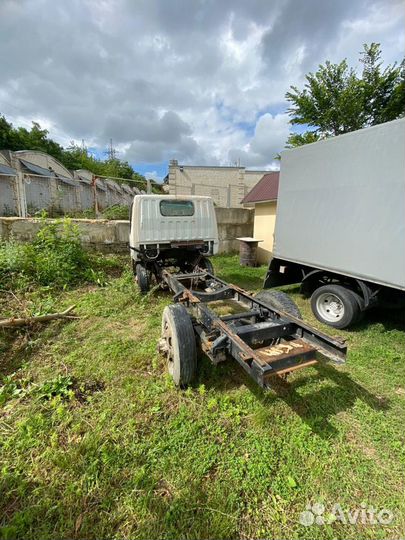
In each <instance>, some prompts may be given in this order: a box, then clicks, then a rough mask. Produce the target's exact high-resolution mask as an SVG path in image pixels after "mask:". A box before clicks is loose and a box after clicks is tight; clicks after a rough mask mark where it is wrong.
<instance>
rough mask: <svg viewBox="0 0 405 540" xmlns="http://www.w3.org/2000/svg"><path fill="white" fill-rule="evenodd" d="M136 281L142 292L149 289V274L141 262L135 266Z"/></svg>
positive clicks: (144, 292)
mask: <svg viewBox="0 0 405 540" xmlns="http://www.w3.org/2000/svg"><path fill="white" fill-rule="evenodd" d="M135 275H136V281H137V282H138V287H139V289H140V290H141V293H142V294H146V293H147V292H148V291H149V288H150V283H149V276H148V272H147V271H146V268H145V267H144V266H142V264H139V263H138V264H137V265H136V268H135Z"/></svg>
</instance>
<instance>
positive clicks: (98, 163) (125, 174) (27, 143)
mask: <svg viewBox="0 0 405 540" xmlns="http://www.w3.org/2000/svg"><path fill="white" fill-rule="evenodd" d="M0 149H5V150H14V151H16V150H39V151H41V152H46V153H47V154H49V155H51V156H53V157H54V158H56V159H58V160H59V161H60V162H61V163H63V165H65V167H67V168H68V169H70V170H75V169H87V170H89V171H91V172H93V173H94V174H98V175H100V176H114V177H117V178H128V179H132V180H137V181H139V183H140V184H141V185H140V186H139V185H138V184H137V185H138V187H144V186H145V185H146V180H145V178H144V176H143V175H141V174H139V173H137V172H136V171H134V169H133V168H132V166H131V165H130V164H129V163H128V162H127V161H122V160H120V159H118V158H113V159H107V160H101V159H98V158H96V157H95V156H93V155H91V154H90V153H89V152H88V150H87V149H86V148H83V147H81V146H78V145H76V144H75V143H74V142H72V143H71V145H70V146H69V147H68V148H63V147H62V146H61V145H60V144H58V143H57V142H55V141H53V140H52V139H51V138H50V137H49V132H48V131H47V130H46V129H42V128H41V126H40V125H39V124H38V123H37V122H32V127H31V129H30V130H28V129H26V128H23V127H18V128H15V127H14V126H13V125H12V124H11V123H10V122H8V121H7V120H6V118H5V117H4V116H2V115H0Z"/></svg>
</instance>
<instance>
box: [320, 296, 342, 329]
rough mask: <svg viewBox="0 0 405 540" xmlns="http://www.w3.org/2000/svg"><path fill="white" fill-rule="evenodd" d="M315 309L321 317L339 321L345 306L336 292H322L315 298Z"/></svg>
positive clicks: (329, 320)
mask: <svg viewBox="0 0 405 540" xmlns="http://www.w3.org/2000/svg"><path fill="white" fill-rule="evenodd" d="M316 309H317V311H318V313H319V314H320V315H321V317H322V318H323V319H324V320H325V321H328V322H338V321H341V320H342V319H343V317H344V314H345V306H344V304H343V302H342V300H341V298H339V296H337V295H336V294H333V293H327V292H325V293H322V294H320V295H319V297H318V298H317V300H316Z"/></svg>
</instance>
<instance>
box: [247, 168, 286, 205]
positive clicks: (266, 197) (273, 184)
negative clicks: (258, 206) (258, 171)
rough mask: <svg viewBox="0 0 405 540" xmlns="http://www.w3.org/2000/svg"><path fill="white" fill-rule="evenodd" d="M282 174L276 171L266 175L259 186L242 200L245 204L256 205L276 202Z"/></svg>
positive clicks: (259, 182) (258, 183)
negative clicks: (256, 203)
mask: <svg viewBox="0 0 405 540" xmlns="http://www.w3.org/2000/svg"><path fill="white" fill-rule="evenodd" d="M279 177H280V172H279V171H274V172H271V173H268V174H265V175H264V176H263V178H261V179H260V180H259V181H258V182H257V184H256V185H255V186H254V187H253V188H252V189H251V190H250V191H249V193H248V194H247V195H245V198H244V199H243V200H242V202H243V203H255V202H264V201H276V200H277V194H278V182H279Z"/></svg>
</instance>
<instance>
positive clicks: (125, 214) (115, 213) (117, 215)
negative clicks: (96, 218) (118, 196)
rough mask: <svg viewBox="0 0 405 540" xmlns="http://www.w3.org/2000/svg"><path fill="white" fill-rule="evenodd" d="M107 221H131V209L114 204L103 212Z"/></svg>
mask: <svg viewBox="0 0 405 540" xmlns="http://www.w3.org/2000/svg"><path fill="white" fill-rule="evenodd" d="M103 217H104V218H105V219H129V208H128V206H125V205H119V204H114V205H113V206H109V207H108V208H106V209H105V210H104V211H103Z"/></svg>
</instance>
